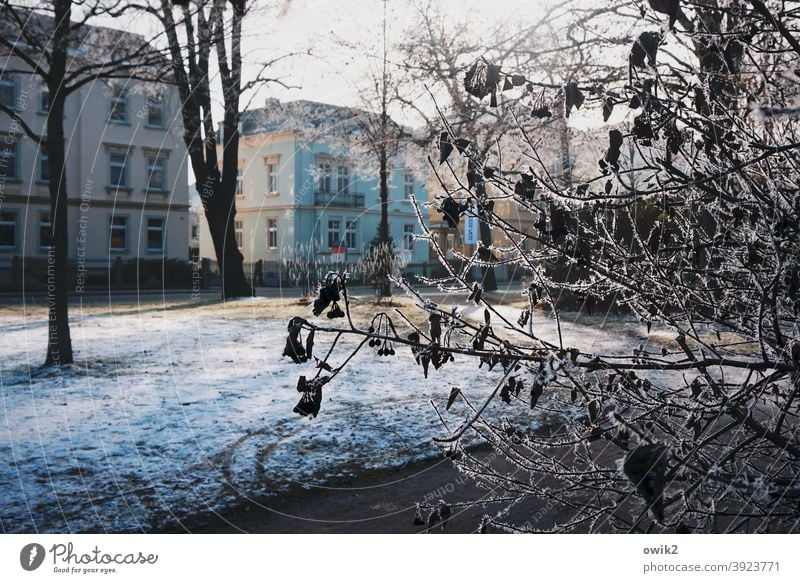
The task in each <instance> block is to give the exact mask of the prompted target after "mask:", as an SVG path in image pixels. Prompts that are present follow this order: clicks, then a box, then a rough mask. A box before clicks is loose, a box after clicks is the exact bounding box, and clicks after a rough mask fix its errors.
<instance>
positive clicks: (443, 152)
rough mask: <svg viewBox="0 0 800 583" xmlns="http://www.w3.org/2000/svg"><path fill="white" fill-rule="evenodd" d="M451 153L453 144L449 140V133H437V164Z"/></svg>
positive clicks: (441, 162) (442, 161)
mask: <svg viewBox="0 0 800 583" xmlns="http://www.w3.org/2000/svg"><path fill="white" fill-rule="evenodd" d="M452 153H453V144H452V142H451V141H450V135H449V134H448V133H447V132H442V133H441V134H440V135H439V164H443V163H444V161H445V160H447V159H448V158H449V157H450V154H452Z"/></svg>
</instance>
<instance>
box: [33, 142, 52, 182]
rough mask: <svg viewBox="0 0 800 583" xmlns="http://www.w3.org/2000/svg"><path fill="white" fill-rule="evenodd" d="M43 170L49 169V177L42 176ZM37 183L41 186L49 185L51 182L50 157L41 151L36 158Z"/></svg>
mask: <svg viewBox="0 0 800 583" xmlns="http://www.w3.org/2000/svg"><path fill="white" fill-rule="evenodd" d="M45 164H46V166H45ZM43 168H47V176H44V177H43V176H42V169H43ZM36 182H38V183H39V184H48V183H49V182H50V157H49V156H48V155H47V153H46V152H45V151H44V150H41V149H40V150H39V155H38V156H37V157H36Z"/></svg>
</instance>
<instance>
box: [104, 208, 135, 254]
mask: <svg viewBox="0 0 800 583" xmlns="http://www.w3.org/2000/svg"><path fill="white" fill-rule="evenodd" d="M115 219H120V220H122V221H123V224H122V225H115V224H114V220H115ZM129 228H130V217H129V216H128V215H114V214H110V215H109V216H108V250H109V252H111V253H127V252H128V249H129V247H130V245H129V242H128V241H129V238H128V231H129ZM120 229H122V231H123V234H124V235H123V237H124V243H125V246H124V247H113V246H112V245H113V241H114V231H115V230H120Z"/></svg>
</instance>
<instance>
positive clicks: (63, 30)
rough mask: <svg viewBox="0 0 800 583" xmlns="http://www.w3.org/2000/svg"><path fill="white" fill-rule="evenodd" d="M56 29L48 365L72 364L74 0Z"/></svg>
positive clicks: (58, 8) (64, 1)
mask: <svg viewBox="0 0 800 583" xmlns="http://www.w3.org/2000/svg"><path fill="white" fill-rule="evenodd" d="M53 8H54V17H55V30H54V32H53V49H52V53H51V62H50V75H49V79H48V81H49V83H48V90H49V91H50V113H49V115H48V116H47V145H46V148H47V156H48V164H49V167H50V177H49V180H48V186H49V190H50V212H51V213H52V214H51V216H52V237H51V242H50V245H51V247H50V252H49V254H48V258H47V305H48V333H47V358H46V360H45V365H55V366H60V365H64V364H71V363H72V362H73V355H72V339H71V338H70V333H69V294H68V290H67V286H68V285H69V263H68V252H69V238H68V236H67V212H68V207H67V185H66V172H65V171H64V161H65V152H64V103H65V99H66V96H65V94H64V90H63V79H64V74H65V72H66V64H67V47H68V44H69V27H70V13H71V8H72V2H71V0H54V2H53Z"/></svg>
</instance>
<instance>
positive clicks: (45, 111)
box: [36, 87, 50, 115]
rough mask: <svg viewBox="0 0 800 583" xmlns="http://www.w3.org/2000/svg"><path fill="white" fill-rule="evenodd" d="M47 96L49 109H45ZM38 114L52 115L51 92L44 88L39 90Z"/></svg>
mask: <svg viewBox="0 0 800 583" xmlns="http://www.w3.org/2000/svg"><path fill="white" fill-rule="evenodd" d="M45 95H47V107H44V96H45ZM36 113H38V114H39V115H49V114H50V90H49V89H47V88H46V87H43V88H42V89H40V90H39V96H38V98H37V100H36Z"/></svg>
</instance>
